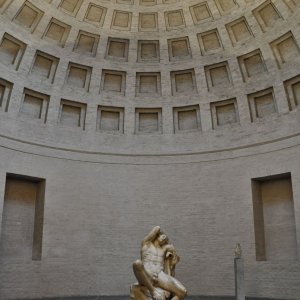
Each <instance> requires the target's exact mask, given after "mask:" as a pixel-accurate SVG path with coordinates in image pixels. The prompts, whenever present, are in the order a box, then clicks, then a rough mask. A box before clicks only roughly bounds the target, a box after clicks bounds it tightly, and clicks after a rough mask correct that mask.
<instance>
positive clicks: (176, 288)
mask: <svg viewBox="0 0 300 300" xmlns="http://www.w3.org/2000/svg"><path fill="white" fill-rule="evenodd" d="M157 285H158V287H160V288H161V289H164V290H166V291H169V292H171V293H172V294H173V295H174V297H173V298H172V300H182V299H184V297H185V296H186V294H187V291H186V289H185V287H184V286H183V285H182V284H181V282H179V281H178V280H177V279H176V278H174V277H172V276H170V275H168V274H166V273H164V272H160V273H159V274H158V282H157Z"/></svg>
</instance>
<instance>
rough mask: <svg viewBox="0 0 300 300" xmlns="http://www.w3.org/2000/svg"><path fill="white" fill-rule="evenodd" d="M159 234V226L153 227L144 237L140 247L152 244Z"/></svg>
mask: <svg viewBox="0 0 300 300" xmlns="http://www.w3.org/2000/svg"><path fill="white" fill-rule="evenodd" d="M159 233H160V227H159V226H155V227H153V228H152V230H151V231H150V232H149V233H148V234H147V235H146V236H145V237H144V239H143V241H142V245H144V244H145V243H148V242H154V241H155V239H156V238H157V236H158V234H159Z"/></svg>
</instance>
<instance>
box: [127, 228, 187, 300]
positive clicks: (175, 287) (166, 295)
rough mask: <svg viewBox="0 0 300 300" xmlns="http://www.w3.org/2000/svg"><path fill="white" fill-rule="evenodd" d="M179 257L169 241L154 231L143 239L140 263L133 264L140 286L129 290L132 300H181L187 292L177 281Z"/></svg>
mask: <svg viewBox="0 0 300 300" xmlns="http://www.w3.org/2000/svg"><path fill="white" fill-rule="evenodd" d="M178 262H179V256H178V255H177V254H176V250H175V248H174V246H173V245H171V244H169V240H168V237H167V236H166V234H165V233H163V232H162V231H161V230H160V227H159V226H156V227H154V228H153V229H152V230H151V231H150V233H149V234H148V235H147V236H146V237H145V238H144V239H143V241H142V246H141V259H138V260H136V261H135V262H134V263H133V271H134V274H135V277H136V278H137V280H138V283H135V284H133V285H132V286H131V288H130V296H131V299H133V300H169V299H170V300H181V299H183V298H184V297H185V295H186V293H187V291H186V289H185V287H184V286H183V285H182V284H181V283H180V282H179V281H178V280H177V279H176V278H175V277H174V276H175V266H176V264H177V263H178Z"/></svg>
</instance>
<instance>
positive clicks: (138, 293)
mask: <svg viewBox="0 0 300 300" xmlns="http://www.w3.org/2000/svg"><path fill="white" fill-rule="evenodd" d="M156 290H157V292H158V293H159V294H160V295H161V297H159V299H158V298H157V299H154V298H153V297H152V296H151V294H150V292H149V290H148V289H147V288H146V287H145V286H142V285H140V284H138V283H134V284H132V285H131V286H130V299H132V300H167V299H169V298H170V293H169V292H167V291H164V290H162V289H160V288H156Z"/></svg>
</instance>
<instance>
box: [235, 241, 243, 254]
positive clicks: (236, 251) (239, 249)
mask: <svg viewBox="0 0 300 300" xmlns="http://www.w3.org/2000/svg"><path fill="white" fill-rule="evenodd" d="M234 256H235V258H241V257H242V247H241V245H240V243H237V244H236V247H235V250H234Z"/></svg>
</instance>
